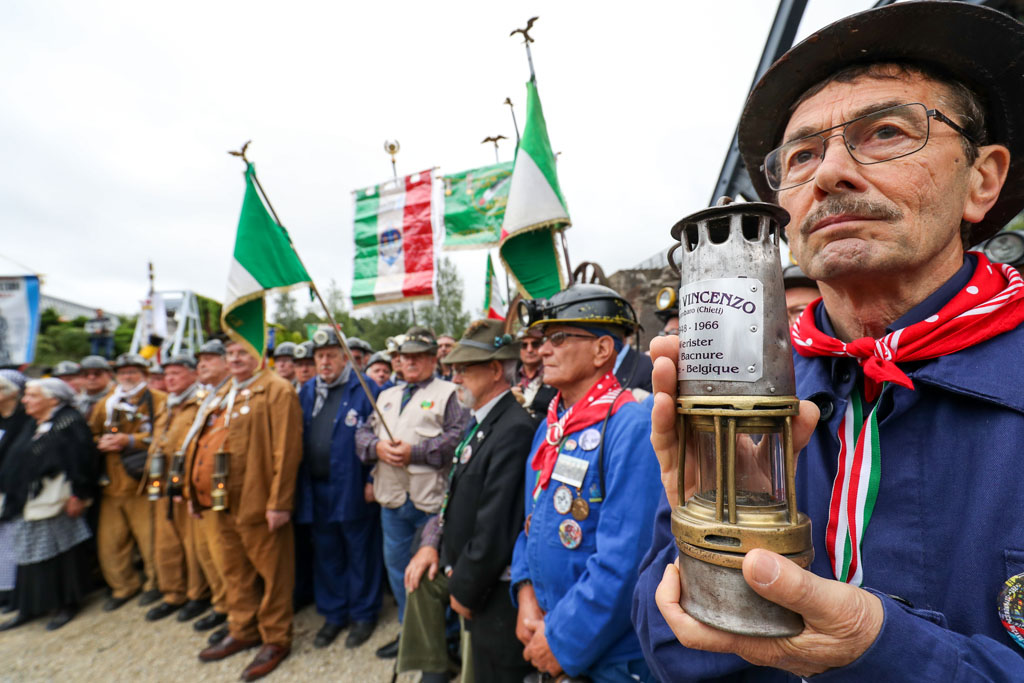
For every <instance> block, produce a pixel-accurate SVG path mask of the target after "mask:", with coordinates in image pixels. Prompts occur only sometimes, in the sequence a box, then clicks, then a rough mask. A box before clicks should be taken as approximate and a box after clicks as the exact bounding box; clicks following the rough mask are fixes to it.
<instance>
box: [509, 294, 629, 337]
mask: <svg viewBox="0 0 1024 683" xmlns="http://www.w3.org/2000/svg"><path fill="white" fill-rule="evenodd" d="M519 321H520V322H521V323H522V324H523V325H524V326H525V327H534V326H537V325H546V324H552V323H575V324H578V325H602V326H604V325H611V326H614V327H620V328H623V329H624V330H625V332H626V334H630V333H632V332H634V331H635V330H636V329H637V328H638V327H639V326H640V325H639V323H638V322H637V319H636V311H634V310H633V307H632V306H631V305H630V303H629V302H628V301H626V300H625V299H623V298H622V297H621V296H619V294H618V292H616V291H615V290H614V289H611V288H610V287H605V286H603V285H595V284H575V285H572V286H571V287H569V288H568V289H563V290H562V291H561V292H558V293H557V294H555V295H554V296H552V297H551V298H550V299H532V300H528V301H520V302H519Z"/></svg>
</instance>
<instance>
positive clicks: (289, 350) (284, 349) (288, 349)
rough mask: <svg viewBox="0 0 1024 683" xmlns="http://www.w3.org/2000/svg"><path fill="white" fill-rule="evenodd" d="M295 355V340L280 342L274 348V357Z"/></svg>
mask: <svg viewBox="0 0 1024 683" xmlns="http://www.w3.org/2000/svg"><path fill="white" fill-rule="evenodd" d="M294 355H295V342H281V343H280V344H278V345H277V348H275V349H274V358H291V357H292V356H294Z"/></svg>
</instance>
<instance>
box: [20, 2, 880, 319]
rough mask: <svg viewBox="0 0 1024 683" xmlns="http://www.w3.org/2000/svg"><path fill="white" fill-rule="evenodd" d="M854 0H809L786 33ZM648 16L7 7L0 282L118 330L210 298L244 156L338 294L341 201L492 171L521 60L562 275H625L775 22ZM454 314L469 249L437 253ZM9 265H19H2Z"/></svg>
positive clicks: (621, 9) (724, 13) (317, 6)
mask: <svg viewBox="0 0 1024 683" xmlns="http://www.w3.org/2000/svg"><path fill="white" fill-rule="evenodd" d="M870 4H871V3H870V2H869V1H866V0H861V1H854V0H810V3H809V7H808V10H807V12H806V14H805V16H804V20H803V23H802V25H801V28H800V33H799V36H798V38H799V37H803V36H805V35H807V34H808V33H810V32H811V31H813V30H815V29H817V28H820V27H821V26H823V25H825V24H827V23H830V22H831V21H834V20H835V19H838V18H839V17H841V16H844V15H846V14H849V13H852V12H855V11H859V10H861V9H866V8H867V7H869V6H870ZM775 9H776V6H775V3H774V2H771V1H770V0H743V1H741V0H720V1H715V2H677V1H674V2H660V3H599V2H587V3H583V2H560V3H540V2H521V3H501V4H497V3H484V2H445V3H425V2H401V1H399V2H362V3H354V2H291V3H281V2H274V3H270V2H254V1H252V0H250V1H248V2H226V1H217V2H210V1H209V0H206V1H203V2H198V1H192V0H186V1H182V2H175V3H152V2H122V3H118V2H98V1H83V0H75V1H70V0H69V1H67V2H58V1H47V0H31V1H29V0H13V1H12V0H8V1H7V2H4V3H2V5H0V64H2V65H3V66H0V149H2V150H3V163H2V164H0V226H2V232H0V257H2V258H0V274H18V273H22V272H25V271H24V270H23V269H22V267H20V266H23V267H25V268H27V269H29V270H30V271H32V272H38V273H41V274H42V275H43V276H44V284H43V291H44V293H47V294H50V295H52V296H56V297H60V298H64V299H70V300H72V301H75V302H78V303H82V304H85V305H88V306H101V307H103V308H105V309H108V310H111V311H115V312H128V313H132V312H135V311H136V310H137V308H138V299H139V298H140V297H141V296H143V295H144V293H145V291H146V287H147V283H146V261H147V260H150V259H152V260H153V262H154V265H155V269H156V277H157V281H156V284H157V288H158V289H185V288H188V289H193V290H195V291H197V292H199V293H201V294H204V295H206V296H210V297H213V298H215V299H218V300H222V299H223V296H224V288H225V284H226V281H227V270H228V264H229V261H230V258H231V251H232V247H233V244H234V236H235V229H236V227H237V221H238V213H239V209H240V207H241V201H242V193H243V179H242V170H243V169H242V164H241V162H240V161H238V160H237V159H235V158H233V157H230V156H228V155H227V154H226V153H225V152H226V150H228V149H237V148H238V147H239V146H240V145H241V144H242V143H243V142H245V141H246V140H248V139H252V140H253V143H252V145H251V147H250V151H249V156H250V158H251V159H252V160H253V161H254V162H255V163H256V166H257V170H258V172H259V175H260V178H261V180H262V182H263V185H264V187H265V188H266V189H267V192H268V193H269V195H270V198H271V200H272V201H273V203H274V206H275V208H276V209H277V211H278V213H279V215H280V216H281V219H282V222H283V223H284V224H285V226H286V227H287V228H288V230H289V231H290V233H291V235H292V239H293V240H294V242H295V244H296V247H297V248H298V250H299V253H300V255H301V256H302V258H303V259H304V260H305V262H306V264H307V266H308V268H309V271H310V274H311V275H312V276H313V278H314V279H315V280H316V281H317V282H318V284H320V286H321V288H322V289H326V288H327V285H328V283H329V281H330V280H331V279H332V278H333V279H335V280H336V281H337V283H338V285H339V286H341V287H342V288H343V289H344V290H345V291H346V292H347V291H349V290H350V289H351V279H352V252H353V250H352V208H353V207H352V197H351V191H352V190H354V189H356V188H360V187H365V186H368V185H372V184H375V183H377V182H380V181H383V180H386V179H387V178H389V177H390V175H391V168H390V162H389V160H388V157H387V155H386V154H385V153H384V151H383V148H382V146H383V141H384V140H385V139H398V140H399V141H400V142H401V145H402V151H401V152H400V154H399V157H398V170H399V173H403V174H405V173H412V172H414V171H420V170H423V169H426V168H429V167H432V166H438V167H440V169H439V172H441V173H450V172H456V171H461V170H465V169H467V168H473V167H476V166H482V165H486V164H490V163H493V161H494V152H493V148H492V147H491V146H490V145H489V144H488V145H481V144H480V140H482V139H483V138H484V137H486V136H489V135H495V134H499V133H500V134H503V135H505V136H506V137H508V138H510V139H511V142H509V143H506V144H505V146H504V147H503V148H502V150H501V158H502V160H511V159H512V156H513V153H514V149H513V144H514V139H515V133H514V131H513V127H512V122H511V118H510V117H509V112H508V107H506V106H504V105H503V104H502V102H503V101H504V99H505V98H506V97H511V98H512V100H513V102H514V103H515V105H516V111H517V114H518V116H519V120H520V122H522V120H523V117H524V115H525V86H524V83H525V81H526V79H527V78H528V76H529V72H528V68H527V64H526V57H525V53H524V50H523V47H522V44H521V40H519V39H518V37H517V38H510V37H508V34H509V31H511V30H512V29H513V28H517V27H520V26H524V25H525V23H526V19H527V18H529V17H531V16H533V15H540V19H539V21H538V22H537V23H536V25H535V26H534V28H533V30H532V31H531V34H532V36H533V37H534V38H535V40H536V43H534V45H533V58H534V64H535V66H536V70H537V82H538V88H539V91H540V95H541V99H542V101H543V104H544V112H545V115H546V118H547V123H548V131H549V134H550V137H551V143H552V147H553V148H554V150H555V151H556V152H561V157H560V159H559V165H558V173H559V179H560V181H561V185H562V190H563V193H564V195H565V197H566V201H567V202H568V205H569V211H570V215H571V217H572V221H573V228H572V229H571V230H570V231H569V233H568V241H569V251H570V256H571V258H572V260H573V262H574V263H578V262H579V261H582V260H592V261H597V262H598V263H600V264H601V265H602V266H603V267H604V269H605V271H606V272H608V273H612V272H614V271H616V270H619V269H621V268H628V267H631V266H633V265H635V264H636V263H638V262H639V261H641V260H643V259H645V258H647V257H649V256H651V255H652V254H654V253H655V252H657V251H659V250H661V249H665V248H667V247H668V246H669V245H670V241H669V240H670V238H669V235H668V231H669V228H670V227H671V226H672V224H673V223H674V222H675V221H677V220H678V219H679V218H681V217H682V216H684V215H686V214H689V213H692V212H693V211H696V210H699V209H701V208H703V207H705V206H706V205H707V202H708V200H709V197H710V193H711V191H712V189H713V185H714V182H715V180H716V179H717V176H718V173H719V170H720V167H721V164H722V160H723V157H724V154H725V151H726V148H727V145H728V143H729V141H730V138H731V136H732V133H733V129H734V127H735V125H736V120H737V118H738V116H739V112H740V109H741V106H742V103H743V100H744V98H745V96H746V92H747V90H748V88H749V86H750V81H751V78H752V76H753V72H754V69H755V68H756V65H757V61H758V59H759V57H760V54H761V51H762V48H763V44H764V40H765V37H766V35H767V32H768V29H769V27H770V25H771V22H772V19H773V17H774V14H775ZM449 255H450V256H451V258H452V259H453V261H454V262H455V264H456V266H457V267H458V269H459V271H460V273H461V274H462V276H463V279H464V280H465V282H466V294H467V301H466V306H467V308H468V309H470V310H471V311H473V312H474V313H475V312H477V311H478V310H479V308H480V306H481V303H482V302H481V301H480V299H481V298H482V296H483V273H484V264H485V261H486V252H483V251H471V252H454V253H450V254H449ZM18 264H20V266H19V265H18Z"/></svg>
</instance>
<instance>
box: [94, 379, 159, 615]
mask: <svg viewBox="0 0 1024 683" xmlns="http://www.w3.org/2000/svg"><path fill="white" fill-rule="evenodd" d="M147 391H148V392H149V393H150V394H151V395H152V397H153V413H154V414H156V415H159V414H160V413H161V412H163V410H164V404H165V403H166V401H167V394H165V393H164V392H162V391H157V390H156V389H150V388H149V387H146V388H145V389H143V390H142V391H140V392H139V393H138V394H136V395H135V396H133V397H132V398H130V399H128V402H129V403H131V404H133V405H135V406H138V410H137V411H136V413H135V415H134V418H132V417H131V416H126V415H125V414H124V413H122V412H120V411H118V412H117V413H116V414H115V422H114V425H113V426H114V427H116V428H117V431H118V433H119V434H128V435H130V436H134V437H135V445H134V447H135V448H147V447H148V446H149V444H150V442H151V441H152V436H153V422H154V420H153V415H151V414H149V407H148V406H147V405H146V400H145V395H146V392H147ZM112 397H113V393H111V394H108V395H107V397H106V398H104V399H103V400H102V401H100V402H99V403H97V404H96V405H95V406H94V407H93V411H92V414H91V415H90V416H89V427H90V428H91V429H92V433H93V436H94V437H95V439H96V441H97V442H99V440H100V437H101V436H102V435H103V434H106V433H107V428H106V426H104V424H103V423H104V421H105V420H106V417H107V402H108V401H110V399H111V398H112ZM101 457H103V459H104V462H105V465H106V472H107V477H109V478H110V483H109V484H108V485H107V486H105V487H104V488H103V496H102V498H101V500H100V518H99V528H98V529H97V533H96V548H97V553H98V555H99V561H100V569H101V570H102V571H103V578H104V579H105V580H106V582H107V585H109V586H110V589H111V595H112V596H113V597H115V598H126V597H129V596H131V595H134V594H135V593H136V592H138V590H139V589H140V588H143V589H145V590H147V591H148V590H153V589H155V588H156V587H157V582H156V569H155V568H154V560H153V508H152V506H151V505H150V504H149V501H148V500H146V497H145V496H144V495H140V494H139V482H138V481H136V480H135V479H132V478H131V477H130V476H129V475H128V473H127V472H125V469H124V466H123V465H122V464H121V455H120V453H101ZM136 545H138V548H139V554H140V555H142V563H143V566H144V568H145V573H146V579H145V582H143V581H141V580H140V579H139V574H138V572H136V571H135V567H133V566H132V549H133V548H134V547H135V546H136Z"/></svg>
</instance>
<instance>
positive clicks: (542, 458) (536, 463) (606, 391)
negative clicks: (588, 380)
mask: <svg viewBox="0 0 1024 683" xmlns="http://www.w3.org/2000/svg"><path fill="white" fill-rule="evenodd" d="M561 400H562V392H561V391H559V392H558V393H557V394H556V395H555V397H554V398H553V399H551V403H549V404H548V418H547V432H546V433H545V435H544V441H543V442H542V443H541V444H540V446H539V447H538V448H537V452H536V453H534V454H533V460H532V461H531V463H530V466H531V467H532V468H533V469H534V470H537V481H536V483H535V484H534V487H533V499H534V500H537V497H538V496H539V495H540V492H541V491H542V490H544V489H546V488H547V487H548V482H549V481H551V473H552V472H554V470H555V462H556V461H557V460H558V447H559V446H560V445H561V443H562V437H564V436H565V435H566V434H572V433H573V432H578V431H580V430H581V429H586V428H587V427H589V426H590V425H593V424H597V423H598V422H600V421H601V420H603V419H605V416H606V415H608V406H609V405H612V409H611V414H612V415H614V414H615V413H617V412H618V411H619V408H621V407H622V406H624V405H626V404H627V403H632V402H633V401H635V400H636V399H635V398H633V394H632V393H630V392H628V391H623V390H622V386H621V385H620V384H619V380H617V379H616V378H615V375H614V374H613V373H611V372H609V373H607V374H606V375H605V376H604V377H602V378H601V379H599V380H598V381H597V382H595V383H594V385H593V386H592V387H590V390H589V391H587V393H586V395H584V396H583V398H581V399H580V400H579V401H577V402H576V403H574V404H573V405H572V406H570V407H569V409H568V410H566V411H565V414H563V415H562V417H558V404H559V402H560V401H561Z"/></svg>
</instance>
